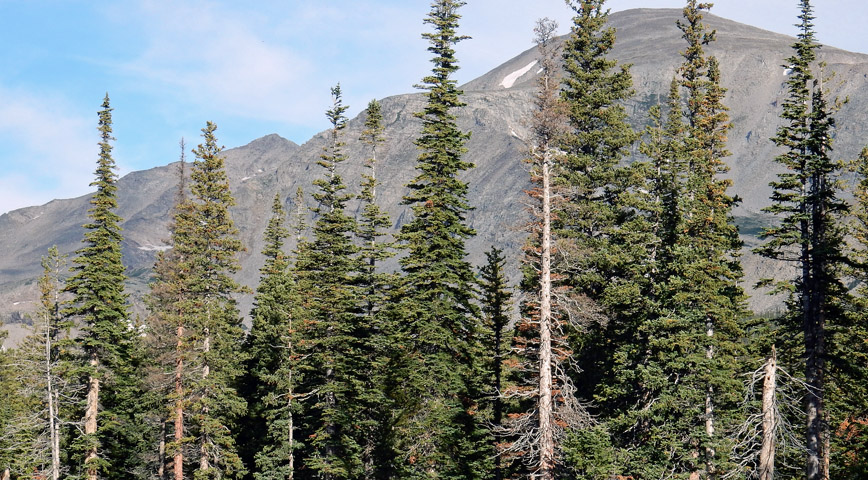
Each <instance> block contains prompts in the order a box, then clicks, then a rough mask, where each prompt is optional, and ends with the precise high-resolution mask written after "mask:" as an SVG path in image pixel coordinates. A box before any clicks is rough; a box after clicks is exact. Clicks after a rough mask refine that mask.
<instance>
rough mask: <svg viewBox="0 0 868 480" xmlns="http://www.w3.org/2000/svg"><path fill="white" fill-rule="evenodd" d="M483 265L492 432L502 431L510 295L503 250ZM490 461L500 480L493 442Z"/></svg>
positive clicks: (492, 252)
mask: <svg viewBox="0 0 868 480" xmlns="http://www.w3.org/2000/svg"><path fill="white" fill-rule="evenodd" d="M485 257H486V263H485V265H483V266H482V267H480V268H479V288H480V293H481V296H480V303H481V304H482V315H483V322H485V327H486V331H487V332H489V333H490V336H489V337H488V338H486V339H485V340H484V342H483V348H484V351H485V356H486V358H488V359H489V362H490V364H489V366H488V370H489V371H490V372H491V377H490V380H489V383H490V384H489V386H488V390H489V396H490V397H493V400H492V401H491V406H490V407H489V408H490V410H491V424H492V428H493V429H494V430H495V431H497V430H502V429H503V423H504V412H505V408H504V404H503V398H502V394H503V391H504V385H505V382H504V377H505V375H504V363H505V362H506V357H507V354H508V353H509V351H510V342H511V338H510V335H509V331H508V330H507V327H509V307H510V305H509V302H510V298H511V297H512V293H511V291H510V289H509V287H508V285H507V279H506V273H505V272H504V265H505V263H506V259H505V258H504V257H503V250H500V249H498V248H497V247H491V249H490V250H489V251H487V252H486V253H485ZM492 452H493V455H494V456H495V460H494V480H501V479H502V478H504V477H503V471H504V462H503V459H502V458H501V455H500V452H498V447H497V442H495V444H494V445H492Z"/></svg>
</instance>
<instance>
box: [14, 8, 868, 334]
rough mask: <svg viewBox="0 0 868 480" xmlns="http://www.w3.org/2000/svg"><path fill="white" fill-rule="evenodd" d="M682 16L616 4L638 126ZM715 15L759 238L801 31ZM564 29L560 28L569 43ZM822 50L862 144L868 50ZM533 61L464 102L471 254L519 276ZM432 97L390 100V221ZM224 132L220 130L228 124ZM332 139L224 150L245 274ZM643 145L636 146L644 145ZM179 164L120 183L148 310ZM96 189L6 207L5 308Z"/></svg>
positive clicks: (128, 245)
mask: <svg viewBox="0 0 868 480" xmlns="http://www.w3.org/2000/svg"><path fill="white" fill-rule="evenodd" d="M680 16H681V11H680V9H634V10H627V11H623V12H617V13H613V14H611V16H610V24H611V25H612V26H613V27H615V28H616V29H617V31H618V42H617V43H616V47H615V49H614V52H613V58H616V59H618V60H619V62H622V63H629V64H632V67H631V71H632V72H633V78H634V88H635V89H636V95H635V96H634V97H633V98H632V99H631V100H630V101H628V102H627V104H626V105H627V109H628V112H629V113H630V115H631V123H632V124H633V125H634V127H636V128H641V127H642V126H644V125H645V123H646V122H647V110H648V108H649V107H650V106H652V105H655V104H657V103H659V102H661V101H665V95H666V92H667V90H668V85H669V81H670V80H671V78H672V76H673V75H674V74H675V71H676V69H677V67H678V65H679V64H680V56H679V52H680V51H681V50H683V48H684V45H683V43H684V42H683V40H681V38H680V31H678V29H677V27H676V24H675V22H676V21H677V19H679V18H680ZM706 20H707V23H708V24H709V25H710V26H711V28H714V29H716V30H717V31H718V34H717V38H718V40H717V42H715V43H713V44H712V45H711V46H710V47H709V50H710V52H711V53H712V54H715V55H716V56H718V58H719V60H720V62H721V68H722V76H723V84H724V86H725V87H726V88H728V92H727V97H726V99H725V103H726V104H727V105H728V106H730V116H731V119H732V122H733V128H732V130H731V132H730V141H729V144H728V147H729V149H730V150H731V151H732V153H733V155H732V156H731V157H729V158H728V163H729V165H730V166H731V170H730V173H729V174H728V176H729V177H730V178H732V179H733V181H734V182H735V187H734V188H733V189H732V193H734V194H737V195H739V197H741V198H742V199H743V202H742V204H741V205H740V206H739V207H738V208H737V209H736V211H735V214H736V216H737V217H739V222H740V224H741V225H742V226H743V233H744V235H743V238H744V240H745V242H746V245H747V247H750V246H753V245H755V244H756V242H757V240H756V236H755V233H756V231H757V229H758V228H759V226H762V225H763V224H767V223H768V222H769V221H770V220H769V219H768V217H766V216H764V215H763V214H761V213H760V209H761V208H762V207H763V206H765V205H766V204H767V203H768V194H769V192H770V189H769V187H768V182H769V181H771V180H773V179H774V175H775V173H776V172H777V168H776V166H775V164H774V163H773V162H772V158H773V157H774V154H775V152H776V151H777V150H776V149H775V147H774V145H773V144H772V143H771V142H770V141H769V140H768V139H769V138H770V137H771V136H773V135H774V132H775V130H776V128H777V126H778V125H779V118H778V114H779V105H780V102H781V101H782V100H783V99H784V98H785V97H784V95H785V94H786V92H785V89H783V88H782V84H783V82H784V81H785V80H786V69H785V68H784V67H783V64H784V63H785V58H786V57H788V56H789V55H790V52H791V50H790V44H791V43H792V42H793V41H794V39H793V38H792V37H788V36H785V35H781V34H777V33H773V32H768V31H765V30H762V29H758V28H756V27H750V26H747V25H744V24H740V23H737V22H733V21H731V20H726V19H723V18H721V17H717V16H714V15H707V16H706ZM529 36H530V32H529ZM564 38H565V36H564V37H560V41H563V39H564ZM820 57H821V59H823V60H825V61H826V62H827V63H828V68H829V70H835V71H836V72H837V73H838V76H839V78H843V79H849V82H848V83H843V84H840V83H836V84H833V85H832V86H833V93H834V94H837V95H838V96H841V97H845V96H850V97H851V98H850V102H849V103H847V104H845V105H844V106H843V107H842V109H841V111H840V112H839V114H838V118H839V128H838V137H839V140H840V142H839V144H838V145H837V146H836V150H837V152H838V154H839V155H838V158H853V157H855V155H856V154H857V153H858V151H859V150H860V149H861V144H860V143H859V142H860V140H859V139H862V138H868V113H865V112H868V99H865V98H862V97H860V96H858V95H855V93H856V92H858V91H859V90H860V89H864V88H868V55H864V54H859V53H852V52H846V51H844V50H840V49H836V48H832V47H823V48H822V49H821V50H820ZM534 60H535V49H534V48H530V49H528V50H526V51H524V52H522V53H520V54H519V55H517V56H515V57H513V58H511V59H509V60H507V61H506V62H504V63H502V64H501V65H499V66H498V67H495V68H494V69H492V70H491V71H489V72H487V73H486V74H484V75H482V76H480V77H478V78H476V79H474V80H471V81H469V82H467V83H465V84H464V85H462V88H463V89H464V91H465V95H464V97H463V99H464V101H465V102H466V103H467V106H466V107H464V108H462V109H460V110H459V111H458V112H457V113H458V118H459V126H460V127H461V128H462V129H464V130H466V131H471V132H472V135H471V137H470V139H469V141H468V143H467V148H468V154H467V159H468V160H470V161H472V162H474V163H475V164H476V165H477V168H475V169H473V170H471V171H468V172H466V173H465V174H464V175H463V178H464V179H465V180H466V181H467V182H468V183H469V185H470V192H469V195H468V198H469V199H470V200H471V202H472V203H473V205H474V206H475V207H476V208H475V209H474V210H472V211H471V212H470V213H469V214H468V217H467V219H468V222H469V224H470V225H471V226H472V227H474V228H476V229H477V231H478V235H477V236H476V237H474V238H472V239H470V241H468V243H467V246H468V251H469V260H470V261H471V262H473V263H476V264H479V263H481V262H482V260H483V258H484V255H483V252H484V251H485V250H487V248H488V246H489V245H491V244H497V245H498V246H499V247H500V248H504V249H505V250H506V251H507V254H508V255H509V256H510V257H511V263H510V267H509V271H510V272H511V273H512V275H513V278H514V277H515V275H516V274H517V258H518V256H519V249H520V246H521V243H522V242H523V240H524V237H525V234H524V232H523V231H522V229H521V225H522V224H523V222H524V221H525V219H526V218H527V216H526V212H525V210H524V203H525V202H524V194H523V191H524V190H525V189H526V188H527V187H528V186H529V181H528V174H527V169H526V166H525V165H524V164H523V162H522V159H523V157H524V152H525V150H526V143H525V140H524V139H526V138H529V134H528V129H527V120H526V119H527V118H528V114H529V113H530V111H531V109H532V96H533V92H534V81H533V80H534V79H535V78H536V75H537V69H536V68H534V66H532V65H531V64H532V62H533V61H534ZM528 65H531V66H530V67H528ZM523 69H524V70H525V72H524V73H523V74H521V75H515V78H513V79H512V82H511V83H510V82H508V81H505V80H507V79H508V77H509V76H510V75H511V74H514V73H516V72H520V71H521V70H523ZM506 84H509V87H508V88H507V87H506ZM422 95H423V94H421V93H414V94H400V95H394V96H390V97H386V98H384V99H383V100H382V101H381V103H382V104H383V114H384V123H385V126H386V137H387V141H386V143H385V144H384V145H383V147H382V149H381V152H380V158H381V161H380V163H379V164H378V171H377V176H378V179H379V180H381V182H382V184H381V187H379V189H378V191H379V192H381V194H382V195H381V196H380V199H379V200H380V202H381V204H382V206H383V207H384V208H385V209H386V210H387V211H388V212H389V213H390V214H391V216H392V220H393V231H394V230H396V229H398V228H400V225H401V224H403V223H404V222H405V221H406V220H407V219H408V215H409V213H408V211H407V208H406V206H403V205H401V201H400V200H401V197H402V196H403V195H404V194H405V193H406V191H405V188H404V186H405V185H406V184H407V183H408V182H409V181H410V180H411V179H412V178H413V176H414V175H415V173H414V169H413V167H414V165H415V159H416V155H417V151H416V148H415V146H414V145H413V143H412V139H414V138H415V137H416V135H418V131H419V122H418V119H416V118H415V116H414V115H413V113H414V112H416V111H419V110H420V109H421V108H422V105H423V103H424V97H423V96H422ZM323 107H324V109H325V107H326V106H325V105H324V106H323ZM362 123H363V118H362V117H361V116H358V117H356V118H353V119H351V120H350V121H349V122H348V126H347V129H346V135H345V140H346V141H347V147H346V149H347V154H348V155H349V157H350V160H349V161H348V162H346V164H345V165H342V166H341V169H342V170H341V172H340V173H341V174H342V175H343V176H344V182H345V183H346V184H347V185H349V186H350V191H352V192H354V193H355V192H358V190H359V189H358V182H359V181H360V174H361V172H362V169H363V167H362V160H363V159H364V158H365V153H364V147H363V145H362V144H361V143H360V142H358V140H357V139H358V137H359V135H360V133H361V130H362V129H363V125H362ZM216 133H217V136H218V138H219V136H220V130H218V131H217V132H216ZM120 141H123V140H122V139H121V140H120ZM325 141H326V136H325V132H320V133H318V134H316V135H314V136H313V137H311V138H310V139H308V140H307V141H305V142H304V143H302V144H301V145H299V144H296V143H294V142H292V141H290V140H287V139H284V138H282V137H280V136H279V135H278V134H269V135H265V136H263V137H260V138H257V139H255V140H253V141H251V142H250V143H248V144H247V145H243V146H240V147H236V148H231V149H227V150H226V151H225V152H224V153H225V157H226V168H227V174H228V176H229V179H230V186H231V189H232V192H233V195H234V196H235V198H236V200H237V202H238V205H237V206H236V207H234V208H233V209H232V214H233V218H234V219H235V222H236V225H237V226H238V227H239V230H240V236H241V239H242V241H243V242H244V244H245V245H246V246H247V251H246V252H245V253H244V254H243V255H242V258H241V262H242V267H243V268H242V272H241V273H240V275H239V280H240V281H241V282H242V283H244V284H246V285H250V286H255V284H256V281H257V279H258V276H259V267H260V266H261V264H262V258H261V256H260V255H259V251H260V250H261V249H262V240H261V237H262V232H263V230H264V228H265V223H266V222H267V220H268V217H269V215H270V205H271V199H272V198H273V196H274V194H275V193H279V194H280V195H281V198H283V199H285V203H286V208H287V209H288V210H290V211H291V210H292V209H294V208H295V206H294V205H292V201H293V198H294V195H295V190H296V188H297V187H298V186H301V187H303V188H305V190H306V193H308V195H307V196H306V205H307V206H312V200H311V199H310V196H309V192H310V191H311V186H310V185H311V181H312V180H313V179H314V178H318V177H319V176H320V175H321V172H320V169H319V167H317V166H316V163H315V162H316V160H317V159H318V156H319V154H320V152H321V151H322V150H321V149H322V147H323V146H324V145H325ZM189 143H190V144H194V143H196V142H194V141H189ZM633 153H634V154H637V152H636V151H635V150H634V152H633ZM176 165H177V162H174V163H170V164H169V165H164V166H158V167H154V168H151V169H148V170H142V171H136V172H132V173H130V174H127V175H125V176H124V177H122V178H121V179H120V180H119V183H118V187H119V188H118V201H119V208H118V214H119V215H120V216H121V217H122V218H124V219H125V221H124V223H123V227H124V234H125V239H124V262H125V265H127V272H128V275H129V276H130V290H131V292H132V294H133V299H134V303H135V304H136V305H138V308H137V311H138V312H139V313H143V310H142V309H141V302H140V299H141V295H142V294H143V293H144V292H145V291H146V288H147V282H148V278H149V276H150V268H151V266H152V264H153V261H154V255H155V253H156V252H157V251H159V249H161V248H165V239H166V238H167V237H168V232H167V230H166V224H167V223H168V212H169V209H170V207H171V205H172V201H173V198H174V192H175V188H176V183H177V174H176V173H175V168H176ZM89 197H90V195H85V196H81V197H77V198H74V199H65V200H53V201H51V202H48V203H46V204H44V205H41V206H33V207H25V208H22V209H17V210H13V211H11V212H7V213H6V214H3V215H2V216H0V252H3V253H0V319H7V318H9V317H10V316H11V315H12V314H13V313H14V312H24V313H27V312H30V311H33V309H35V305H36V302H35V300H36V297H37V295H38V293H37V291H36V287H35V278H36V277H37V276H38V275H39V273H40V271H39V261H40V257H41V255H43V254H45V252H46V251H47V249H48V247H50V246H51V245H55V244H56V245H58V247H59V248H60V251H61V252H62V253H70V254H71V253H72V252H74V251H75V249H76V248H78V245H79V244H80V240H81V236H82V233H83V232H82V230H81V225H82V224H84V223H85V222H86V214H87V208H88V199H89ZM350 208H351V209H357V208H358V205H357V204H353V203H351V204H350ZM746 227H747V230H749V231H746V230H745V228H746ZM290 247H291V245H290ZM744 261H745V270H746V272H747V273H748V275H747V279H746V284H750V283H751V282H752V281H753V280H755V279H757V278H760V277H762V276H765V275H768V273H769V272H771V271H773V270H775V269H777V268H779V267H778V266H775V265H773V264H769V263H768V262H764V261H762V260H760V259H758V258H755V257H754V256H752V255H751V254H750V253H749V251H747V249H746V252H745V258H744ZM249 305H250V300H249V298H244V299H241V308H242V312H244V313H246V312H247V308H248V307H249ZM775 305H776V303H775V301H773V300H770V299H767V298H762V297H759V296H755V297H754V299H753V300H752V306H753V307H754V308H755V309H756V310H760V311H762V310H768V309H770V308H774V306H775Z"/></svg>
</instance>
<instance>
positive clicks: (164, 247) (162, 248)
mask: <svg viewBox="0 0 868 480" xmlns="http://www.w3.org/2000/svg"><path fill="white" fill-rule="evenodd" d="M171 249H172V247H171V246H169V245H151V244H150V243H148V244H147V245H142V246H141V247H139V250H144V251H146V252H165V251H166V250H171Z"/></svg>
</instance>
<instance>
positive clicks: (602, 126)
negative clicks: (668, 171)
mask: <svg viewBox="0 0 868 480" xmlns="http://www.w3.org/2000/svg"><path fill="white" fill-rule="evenodd" d="M604 4H605V0H580V1H576V2H570V6H571V8H572V9H573V10H574V12H575V17H574V19H573V25H572V28H571V33H570V36H569V38H568V39H567V40H566V42H565V43H564V46H563V62H564V78H563V80H562V91H561V99H562V101H563V102H564V104H565V108H566V109H567V123H568V130H567V132H566V134H565V135H564V136H563V137H562V138H561V139H560V141H559V148H560V149H562V150H563V151H564V152H565V154H566V155H565V157H564V158H563V159H562V160H560V161H559V164H560V166H561V169H560V171H559V173H558V177H559V178H558V179H556V180H555V182H556V183H557V184H564V185H568V186H569V189H566V190H565V192H564V194H565V195H567V197H566V198H565V200H566V201H564V202H563V203H562V204H561V205H560V206H559V208H558V210H557V217H558V222H557V224H556V225H555V226H554V228H555V229H556V230H557V231H556V232H555V233H556V234H557V235H559V236H560V237H562V238H564V239H569V242H570V247H569V248H570V250H572V251H574V252H566V251H565V252H564V255H567V254H569V253H575V255H573V258H572V259H571V264H572V265H571V266H570V268H569V270H570V272H569V275H570V279H569V284H570V285H573V286H575V287H576V289H577V290H576V291H577V293H579V294H583V295H588V296H590V297H591V298H593V299H595V300H596V299H599V297H600V292H601V290H602V288H603V286H604V285H605V283H606V282H605V277H606V269H607V268H611V265H609V264H608V263H609V261H608V260H607V257H609V256H610V255H611V248H610V247H609V246H608V245H607V244H608V238H609V234H610V232H611V230H612V228H613V226H614V225H616V224H617V223H618V222H619V221H620V219H619V214H620V212H619V211H618V207H617V196H618V194H619V193H620V191H621V190H622V187H620V186H619V182H620V178H619V176H620V172H622V171H623V169H621V168H619V162H620V161H621V159H622V158H623V157H624V156H625V155H626V154H628V153H629V148H630V146H631V145H632V144H633V143H634V142H635V141H636V139H637V135H636V133H635V132H634V131H633V130H632V128H631V127H630V126H629V124H628V123H627V113H626V110H625V108H624V106H623V105H622V103H621V102H623V101H624V100H626V99H628V98H630V97H631V96H632V95H633V80H632V76H631V74H630V70H629V66H627V65H621V66H620V67H618V66H617V61H616V60H614V59H611V58H608V57H607V54H608V53H609V52H610V51H611V50H612V48H613V47H614V45H615V29H614V28H611V27H607V26H606V22H607V19H608V10H604V9H603V6H604ZM565 245H566V244H565Z"/></svg>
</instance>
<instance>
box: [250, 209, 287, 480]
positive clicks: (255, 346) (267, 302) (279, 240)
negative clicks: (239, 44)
mask: <svg viewBox="0 0 868 480" xmlns="http://www.w3.org/2000/svg"><path fill="white" fill-rule="evenodd" d="M271 212H272V217H271V219H270V220H269V222H268V226H267V227H266V229H265V247H264V248H263V250H262V253H263V256H265V265H263V267H262V268H261V269H260V274H261V278H260V282H259V286H258V287H257V289H256V296H255V298H254V307H253V310H252V311H251V312H250V313H251V317H252V318H253V325H252V327H251V329H250V335H248V337H247V340H246V344H245V350H246V351H247V358H248V372H249V377H250V381H249V383H250V385H248V387H247V391H246V396H247V401H248V405H249V408H248V414H247V419H246V421H245V424H244V429H243V432H242V434H243V436H244V438H245V439H246V442H245V443H246V448H247V449H248V450H250V451H251V453H252V454H255V460H254V462H255V465H256V468H255V469H254V470H253V478H255V479H257V480H271V479H288V478H292V476H293V474H294V473H295V472H294V470H295V465H294V463H293V462H290V461H289V460H290V459H291V458H293V456H294V455H295V449H296V447H297V443H298V439H297V438H296V436H295V435H296V432H295V430H296V428H297V427H296V422H297V415H298V410H299V408H298V405H297V399H296V395H297V385H298V383H299V380H300V377H299V375H298V357H297V355H296V343H297V341H298V338H297V337H298V335H297V333H296V330H297V328H296V326H294V325H293V320H296V321H297V320H298V318H299V316H300V312H299V307H300V305H301V300H300V298H299V297H298V294H297V290H296V289H295V283H294V282H293V280H292V277H291V275H290V272H289V266H290V265H289V258H288V257H287V255H286V254H285V253H284V251H283V247H284V241H285V240H286V238H287V237H288V236H289V230H288V229H287V228H286V227H285V226H284V224H285V217H286V213H285V212H284V210H283V204H282V202H281V201H280V197H279V196H277V195H275V197H274V203H273V205H272V208H271Z"/></svg>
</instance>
